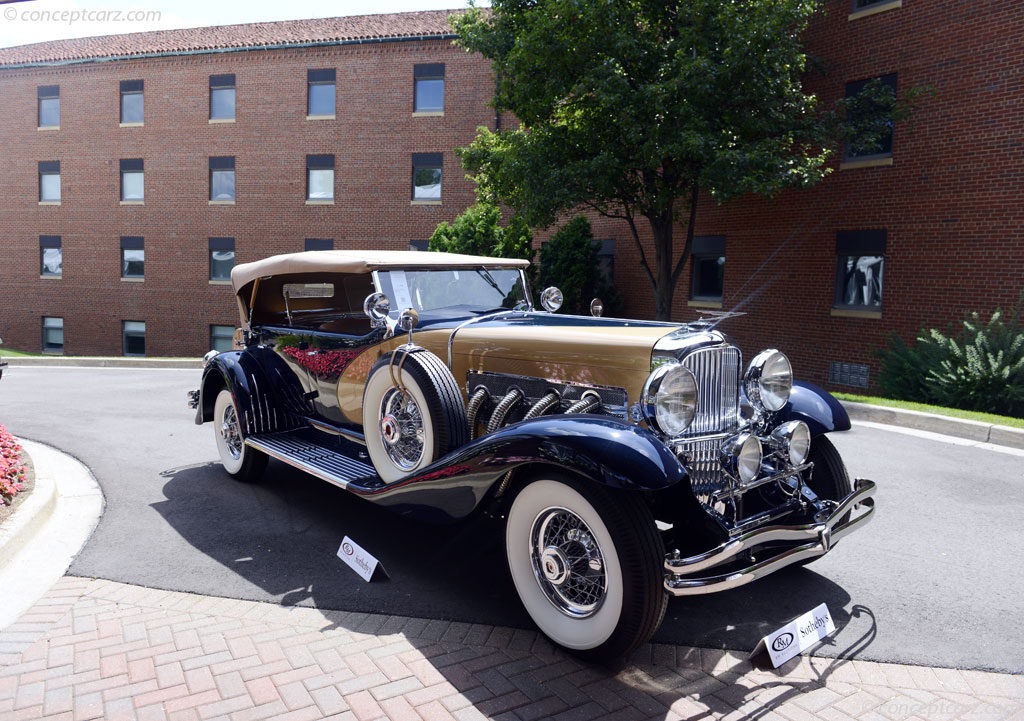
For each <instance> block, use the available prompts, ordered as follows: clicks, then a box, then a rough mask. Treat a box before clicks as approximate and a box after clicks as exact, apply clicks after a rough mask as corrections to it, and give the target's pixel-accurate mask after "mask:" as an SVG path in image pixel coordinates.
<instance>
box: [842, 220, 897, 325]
mask: <svg viewBox="0 0 1024 721" xmlns="http://www.w3.org/2000/svg"><path fill="white" fill-rule="evenodd" d="M886 236H887V232H886V231H885V230H840V231H839V232H837V233H836V295H835V307H836V308H845V309H850V310H881V309H882V271H883V269H884V267H885V246H886V239H887V238H886Z"/></svg>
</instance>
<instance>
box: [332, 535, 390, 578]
mask: <svg viewBox="0 0 1024 721" xmlns="http://www.w3.org/2000/svg"><path fill="white" fill-rule="evenodd" d="M338 558H340V559H341V560H342V561H344V562H345V563H347V564H348V565H349V566H351V567H352V570H353V571H355V572H356V573H358V574H359V575H360V576H362V577H363V580H364V581H369V580H370V579H371V578H372V577H373V572H374V571H375V570H377V569H378V568H380V570H381V571H384V567H383V566H381V565H380V563H379V562H378V561H377V559H376V558H374V557H373V554H371V553H370V552H369V551H367V550H366V549H365V548H363V547H362V546H360V545H359V544H358V543H356V542H355V541H353V540H352V539H351V538H349V537H348V536H345V538H344V539H342V541H341V548H339V549H338ZM384 575H387V572H384Z"/></svg>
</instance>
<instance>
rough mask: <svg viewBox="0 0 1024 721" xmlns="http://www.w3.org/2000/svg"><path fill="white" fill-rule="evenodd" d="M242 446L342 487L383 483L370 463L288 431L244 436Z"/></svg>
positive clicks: (358, 486)
mask: <svg viewBox="0 0 1024 721" xmlns="http://www.w3.org/2000/svg"><path fill="white" fill-rule="evenodd" d="M245 445H247V446H251V447H252V448H255V449H256V450H258V451H262V452H263V453H266V454H267V455H268V456H270V457H271V458H276V459H277V460H279V461H283V462H284V463H287V464H288V465H291V466H295V467H296V468H298V469H300V470H303V471H305V472H306V473H308V474H310V475H311V476H316V477H317V478H320V479H322V480H325V481H327V482H328V483H333V484H334V485H336V486H339V487H341V488H345V489H347V488H348V487H349V486H350V485H355V486H356V487H357V488H360V489H363V488H373V487H375V486H380V485H382V484H381V480H380V479H379V478H378V477H377V471H375V470H374V468H373V466H371V465H368V464H366V463H363V462H362V461H358V460H356V459H354V458H350V457H348V456H345V455H342V454H341V453H339V452H338V451H337V450H332V449H330V448H324V447H323V446H321V445H319V444H317V443H313V442H311V441H307V440H305V439H303V438H298V437H296V436H295V435H293V434H292V433H290V432H288V431H285V432H284V433H270V434H266V435H259V436H250V437H249V438H246V439H245ZM353 490H355V489H353Z"/></svg>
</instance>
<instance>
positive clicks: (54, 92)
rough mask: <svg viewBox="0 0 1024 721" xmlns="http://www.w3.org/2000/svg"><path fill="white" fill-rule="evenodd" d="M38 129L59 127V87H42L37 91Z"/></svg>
mask: <svg viewBox="0 0 1024 721" xmlns="http://www.w3.org/2000/svg"><path fill="white" fill-rule="evenodd" d="M38 98H39V127H40V128H57V127H60V86H59V85H43V86H41V87H40V88H39V90H38Z"/></svg>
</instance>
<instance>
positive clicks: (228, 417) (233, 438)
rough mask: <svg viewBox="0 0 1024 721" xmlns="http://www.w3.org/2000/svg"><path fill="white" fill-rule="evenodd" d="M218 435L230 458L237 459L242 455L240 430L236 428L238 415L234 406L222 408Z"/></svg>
mask: <svg viewBox="0 0 1024 721" xmlns="http://www.w3.org/2000/svg"><path fill="white" fill-rule="evenodd" d="M220 437H221V440H223V442H224V447H225V448H227V449H228V453H229V454H231V457H232V458H234V459H235V460H236V461H237V460H238V459H239V458H241V457H242V432H241V430H240V429H239V428H238V416H237V415H235V407H234V406H228V407H227V408H225V409H224V417H223V418H222V419H221V424H220Z"/></svg>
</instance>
